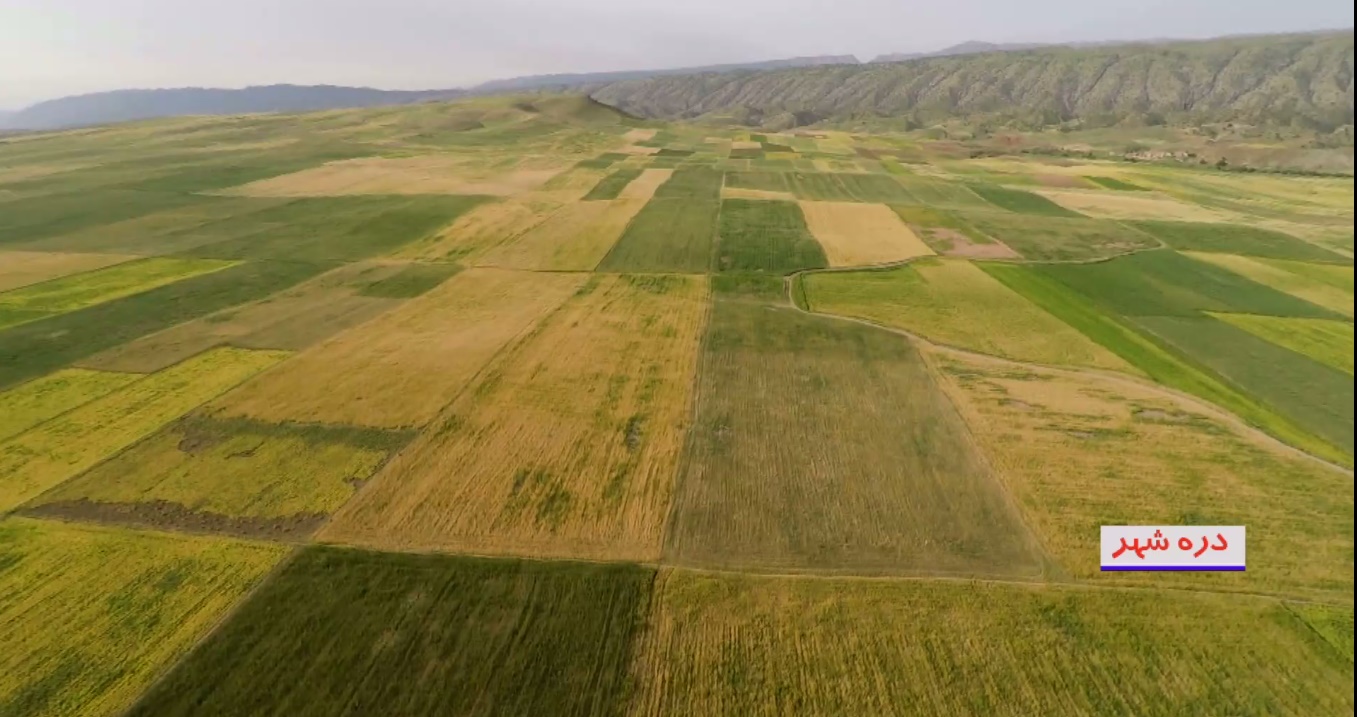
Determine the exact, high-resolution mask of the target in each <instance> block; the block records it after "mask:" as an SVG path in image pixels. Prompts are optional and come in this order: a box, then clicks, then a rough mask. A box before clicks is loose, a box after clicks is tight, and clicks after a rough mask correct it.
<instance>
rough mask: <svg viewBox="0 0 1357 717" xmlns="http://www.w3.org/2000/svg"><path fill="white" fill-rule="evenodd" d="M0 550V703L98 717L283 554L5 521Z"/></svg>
mask: <svg viewBox="0 0 1357 717" xmlns="http://www.w3.org/2000/svg"><path fill="white" fill-rule="evenodd" d="M0 550H3V554H4V555H5V558H6V562H5V570H3V571H0V625H3V626H4V631H3V637H0V644H3V645H4V649H0V705H16V704H17V705H19V706H20V707H19V708H18V709H17V710H9V709H6V710H5V713H6V714H12V715H16V716H17V715H23V717H68V716H69V715H90V716H91V717H104V716H112V715H120V714H123V713H124V712H126V711H127V709H128V708H130V707H131V706H132V703H133V702H135V701H136V699H137V697H138V696H140V695H141V693H142V692H143V691H145V690H146V688H147V687H149V686H150V685H151V684H152V683H153V682H154V681H155V679H156V677H157V676H159V675H160V674H161V673H163V672H164V671H165V670H167V669H169V667H170V666H171V665H173V664H174V663H175V662H176V661H177V660H178V659H179V658H181V657H182V656H183V655H185V654H186V653H187V652H188V651H189V650H191V649H192V648H193V646H194V644H195V643H197V642H198V640H200V639H201V638H202V637H203V636H204V635H206V634H207V633H208V632H209V631H210V630H211V629H212V626H213V625H215V624H216V623H217V622H218V621H219V620H220V619H221V618H222V616H223V615H225V614H226V612H227V611H228V610H229V609H230V608H231V606H232V605H235V604H236V602H237V601H238V600H239V599H240V598H241V597H243V596H244V595H245V594H246V593H247V592H248V591H249V590H250V588H251V587H253V586H254V585H256V584H257V583H258V582H259V581H260V579H262V578H263V577H264V575H265V574H267V573H268V571H269V569H270V568H272V567H273V566H274V565H276V564H277V563H278V562H279V561H280V560H282V559H283V557H284V556H285V555H286V554H287V550H288V548H287V547H286V546H282V545H271V544H266V543H253V542H245V541H239V540H226V539H221V538H208V537H199V536H191V535H169V534H166V533H153V532H149V531H134V530H123V529H114V528H106V527H101V526H77V525H70V524H65V523H58V522H52V521H45V520H31V519H27V518H8V519H5V520H4V521H3V522H0ZM52 685H58V686H59V687H56V688H53V687H51V686H52ZM53 690H55V691H53ZM34 695H42V696H44V697H46V698H47V699H36V700H34V699H32V697H33V696H34ZM25 696H27V697H28V698H29V699H28V700H25Z"/></svg>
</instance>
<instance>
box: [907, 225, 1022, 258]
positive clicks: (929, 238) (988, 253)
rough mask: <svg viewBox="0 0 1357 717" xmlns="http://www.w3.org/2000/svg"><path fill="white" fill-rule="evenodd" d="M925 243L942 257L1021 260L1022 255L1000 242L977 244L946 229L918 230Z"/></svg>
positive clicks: (952, 230)
mask: <svg viewBox="0 0 1357 717" xmlns="http://www.w3.org/2000/svg"><path fill="white" fill-rule="evenodd" d="M919 233H920V234H923V235H924V237H925V242H926V243H927V244H928V245H929V246H931V247H933V248H934V249H935V250H936V249H939V248H940V247H946V248H944V249H941V250H940V251H938V253H939V254H942V255H943V256H958V257H963V258H966V259H1021V258H1022V255H1020V254H1018V252H1016V251H1013V249H1012V248H1011V247H1009V246H1008V245H1007V244H1005V243H1003V242H1001V241H997V240H996V241H991V242H989V243H988V244H977V243H975V242H973V241H971V238H970V237H968V236H966V235H965V234H962V233H961V232H959V231H957V230H955V229H948V228H947V227H924V228H922V229H920V230H919Z"/></svg>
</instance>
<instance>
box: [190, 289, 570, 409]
mask: <svg viewBox="0 0 1357 717" xmlns="http://www.w3.org/2000/svg"><path fill="white" fill-rule="evenodd" d="M585 278H586V277H585V276H584V275H579V274H537V273H531V272H516V271H508V270H503V269H485V268H483V269H468V270H466V271H463V272H462V273H460V274H458V275H457V276H454V277H453V278H451V279H449V280H448V281H446V282H444V283H443V284H442V285H440V286H439V287H438V288H436V289H434V290H433V291H430V292H428V293H427V294H424V295H423V296H420V297H419V298H416V299H414V300H411V301H408V302H406V303H405V304H402V305H401V306H400V307H399V308H396V309H394V310H392V311H390V312H388V313H386V314H384V315H383V316H380V317H378V318H377V319H375V320H373V321H369V322H367V323H366V324H363V325H361V326H358V327H355V328H353V329H350V330H348V331H346V332H344V333H342V334H339V335H338V336H335V337H334V338H332V339H330V340H328V341H326V342H324V343H322V344H319V345H317V346H314V347H312V348H310V349H308V350H306V351H304V352H302V353H301V354H298V355H297V356H296V357H295V358H294V359H292V360H291V361H288V362H287V363H286V364H284V365H283V366H280V367H278V369H277V370H275V371H270V372H269V373H267V374H265V375H263V376H260V377H259V378H258V379H256V380H254V381H251V382H249V383H247V384H245V385H243V386H241V387H240V388H239V389H237V390H235V391H233V392H231V393H229V394H227V395H226V396H223V397H222V398H221V400H220V401H218V402H216V404H214V405H215V406H216V407H217V408H219V409H220V410H221V411H222V412H224V413H225V414H226V415H244V416H250V417H254V418H259V419H263V420H267V421H276V422H282V421H301V422H310V423H335V424H339V423H347V424H352V425H359V426H369V427H374V428H406V427H411V426H421V425H423V424H425V423H427V422H428V421H429V420H430V419H432V418H433V417H434V416H435V415H436V414H437V413H438V412H439V411H440V410H441V409H442V408H443V407H444V406H446V405H447V404H448V403H449V402H450V401H452V399H453V398H454V397H456V396H457V394H458V393H459V392H461V390H462V389H463V388H464V387H465V386H466V385H467V383H468V382H470V381H471V379H472V378H473V377H474V376H475V375H476V373H477V372H479V371H480V370H481V368H482V367H484V366H485V364H486V363H487V362H488V361H489V360H490V359H491V358H492V357H493V356H494V355H495V354H496V353H498V352H499V350H500V349H501V348H502V347H504V346H505V345H506V344H508V343H509V342H511V341H513V340H514V339H516V338H518V337H519V336H521V335H523V334H524V333H526V332H528V331H530V330H531V329H532V328H533V327H534V326H535V325H536V324H537V323H538V322H539V321H540V320H541V319H542V318H543V317H544V316H546V315H547V314H548V313H550V312H551V311H552V310H553V309H555V308H556V307H558V306H560V305H561V303H562V302H564V301H565V300H566V299H567V298H568V297H569V296H570V295H571V294H572V293H574V292H575V290H576V289H578V288H579V287H580V285H581V284H582V283H584V280H585Z"/></svg>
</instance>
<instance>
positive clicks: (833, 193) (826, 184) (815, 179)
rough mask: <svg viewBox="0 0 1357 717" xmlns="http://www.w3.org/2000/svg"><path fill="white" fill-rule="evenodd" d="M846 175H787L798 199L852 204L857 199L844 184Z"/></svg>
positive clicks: (800, 173)
mask: <svg viewBox="0 0 1357 717" xmlns="http://www.w3.org/2000/svg"><path fill="white" fill-rule="evenodd" d="M846 176H849V175H846V174H837V173H834V174H831V173H820V172H793V173H791V174H788V175H787V182H788V184H790V185H791V188H792V193H793V194H795V195H796V198H797V199H811V200H815V201H824V202H852V201H855V200H856V199H857V197H855V196H853V193H852V192H851V191H849V189H848V187H847V186H845V185H844V183H843V177H846Z"/></svg>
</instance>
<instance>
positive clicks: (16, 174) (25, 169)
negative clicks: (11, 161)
mask: <svg viewBox="0 0 1357 717" xmlns="http://www.w3.org/2000/svg"><path fill="white" fill-rule="evenodd" d="M92 166H94V165H92V164H21V165H18V166H15V167H0V182H3V183H9V182H23V181H26V180H29V179H38V178H40V177H50V176H52V175H53V174H61V173H62V172H71V171H74V170H77V169H84V168H86V167H92Z"/></svg>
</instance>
